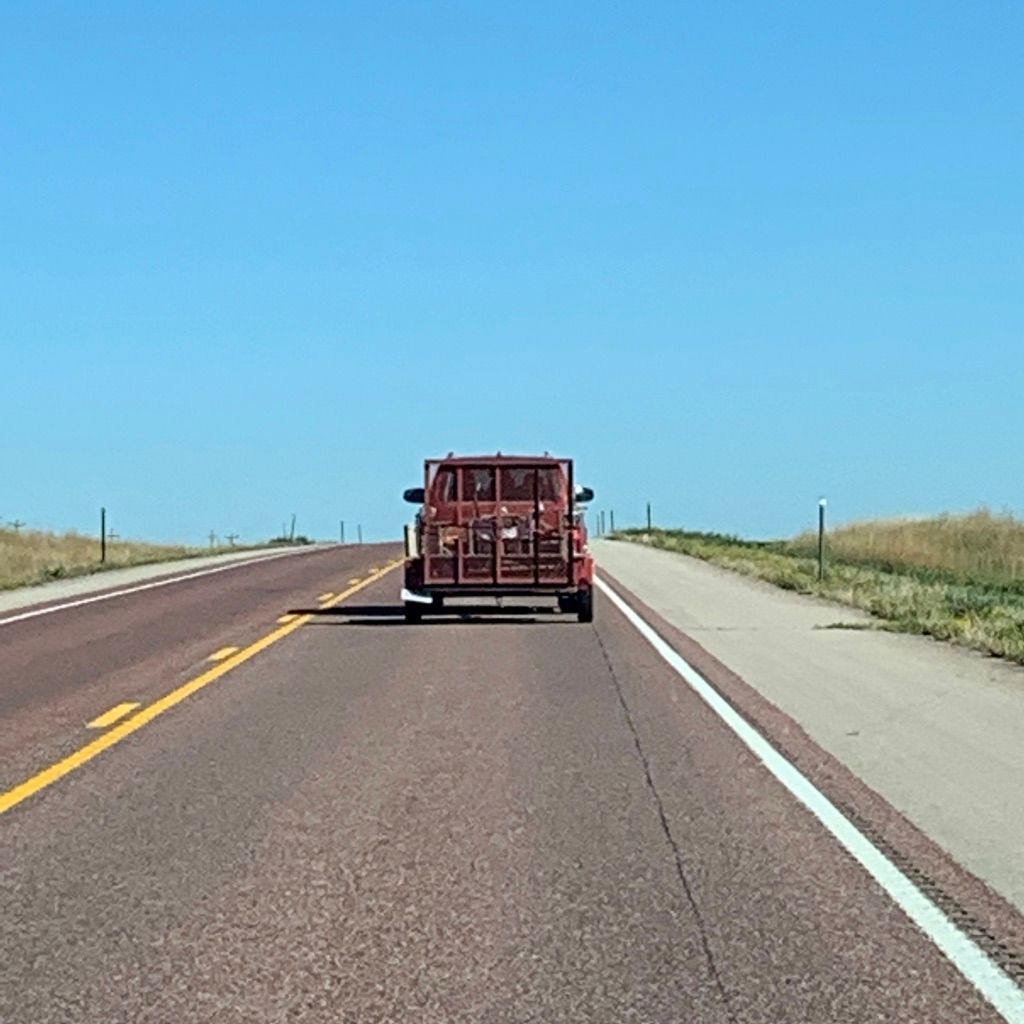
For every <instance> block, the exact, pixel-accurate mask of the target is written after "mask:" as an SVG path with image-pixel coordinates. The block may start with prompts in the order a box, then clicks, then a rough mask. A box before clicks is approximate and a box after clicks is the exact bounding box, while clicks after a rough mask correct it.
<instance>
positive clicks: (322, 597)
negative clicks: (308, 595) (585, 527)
mask: <svg viewBox="0 0 1024 1024" xmlns="http://www.w3.org/2000/svg"><path fill="white" fill-rule="evenodd" d="M332 597H334V591H333V590H328V591H327V593H326V594H321V595H320V596H319V597H318V598H317V600H318V601H330V599H331V598H332Z"/></svg>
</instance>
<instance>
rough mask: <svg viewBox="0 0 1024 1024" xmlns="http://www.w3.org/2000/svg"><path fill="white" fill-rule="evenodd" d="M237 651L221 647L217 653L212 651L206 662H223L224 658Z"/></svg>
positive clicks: (232, 648) (234, 648) (233, 648)
mask: <svg viewBox="0 0 1024 1024" xmlns="http://www.w3.org/2000/svg"><path fill="white" fill-rule="evenodd" d="M237 650H238V648H237V647H222V648H221V649H220V650H219V651H214V652H213V654H211V655H210V656H209V657H208V658H207V659H206V660H207V661H223V660H224V659H225V658H230V657H231V655H232V654H234V653H235V651H237Z"/></svg>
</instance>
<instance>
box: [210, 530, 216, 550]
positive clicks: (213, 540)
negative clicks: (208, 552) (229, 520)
mask: <svg viewBox="0 0 1024 1024" xmlns="http://www.w3.org/2000/svg"><path fill="white" fill-rule="evenodd" d="M216 543H217V534H215V533H214V532H213V530H211V531H210V547H211V548H212V547H213V546H214V544H216Z"/></svg>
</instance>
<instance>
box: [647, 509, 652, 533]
mask: <svg viewBox="0 0 1024 1024" xmlns="http://www.w3.org/2000/svg"><path fill="white" fill-rule="evenodd" d="M650 528H651V503H650V502H647V529H648V530H650Z"/></svg>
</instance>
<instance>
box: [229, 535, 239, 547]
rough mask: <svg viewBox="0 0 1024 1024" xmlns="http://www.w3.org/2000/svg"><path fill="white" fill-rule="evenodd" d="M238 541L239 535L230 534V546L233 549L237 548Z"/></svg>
mask: <svg viewBox="0 0 1024 1024" xmlns="http://www.w3.org/2000/svg"><path fill="white" fill-rule="evenodd" d="M236 540H238V534H237V533H229V534H228V543H229V544H230V545H231V546H232V547H234V546H235V541H236Z"/></svg>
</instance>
